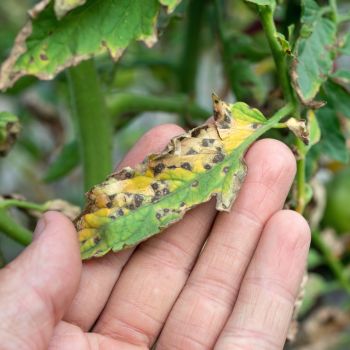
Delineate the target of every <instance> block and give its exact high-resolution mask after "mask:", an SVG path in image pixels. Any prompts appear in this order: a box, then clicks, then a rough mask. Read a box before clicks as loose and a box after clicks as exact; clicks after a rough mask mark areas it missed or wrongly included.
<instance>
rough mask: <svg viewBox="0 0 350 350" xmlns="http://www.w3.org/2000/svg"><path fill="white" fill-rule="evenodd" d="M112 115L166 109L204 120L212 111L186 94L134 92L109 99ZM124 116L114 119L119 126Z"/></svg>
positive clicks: (116, 125) (166, 110)
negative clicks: (152, 94) (145, 93)
mask: <svg viewBox="0 0 350 350" xmlns="http://www.w3.org/2000/svg"><path fill="white" fill-rule="evenodd" d="M107 104H108V108H109V112H110V114H111V116H113V118H114V116H120V115H121V114H123V113H132V112H133V113H139V112H145V111H164V112H171V113H188V114H189V115H191V117H193V118H194V119H197V120H200V121H202V120H203V119H206V118H208V117H209V116H210V114H211V112H209V111H207V110H206V109H203V108H202V107H200V106H198V105H197V104H195V103H193V102H190V99H189V98H188V97H187V96H185V95H177V96H171V97H159V96H147V95H140V94H134V93H120V94H117V95H114V96H111V97H109V98H108V100H107ZM120 123H123V119H122V118H117V119H116V120H115V121H114V126H115V127H117V128H119V127H120Z"/></svg>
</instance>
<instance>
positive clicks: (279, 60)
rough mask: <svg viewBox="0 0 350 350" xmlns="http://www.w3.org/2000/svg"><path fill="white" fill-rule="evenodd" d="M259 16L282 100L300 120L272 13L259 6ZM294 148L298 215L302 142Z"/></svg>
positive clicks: (301, 201)
mask: <svg viewBox="0 0 350 350" xmlns="http://www.w3.org/2000/svg"><path fill="white" fill-rule="evenodd" d="M258 9H259V14H260V18H261V22H262V25H263V28H264V31H265V35H266V38H267V40H268V42H269V46H270V49H271V52H272V56H273V59H274V61H275V65H276V70H277V76H278V80H279V82H280V84H281V88H282V90H283V95H284V98H285V99H286V100H287V101H288V102H290V103H292V105H293V106H294V109H293V112H292V114H293V115H294V116H295V117H296V118H300V116H299V114H300V113H299V109H300V106H299V102H298V100H297V98H296V96H295V94H294V92H293V89H292V85H291V83H290V77H289V72H288V65H287V60H286V55H285V53H284V52H283V49H282V47H281V45H280V43H279V42H278V39H277V34H278V33H277V29H276V26H275V22H274V19H273V12H272V10H271V8H270V7H268V6H259V7H258ZM295 145H296V148H297V150H298V153H299V155H300V156H301V157H302V158H300V159H298V160H297V175H296V187H297V208H296V210H297V211H298V212H299V213H301V214H302V213H303V212H304V208H305V202H306V198H305V194H306V192H305V181H306V179H305V157H304V156H302V154H303V152H302V149H303V148H302V147H303V145H302V142H301V140H299V139H298V138H297V139H296V141H295Z"/></svg>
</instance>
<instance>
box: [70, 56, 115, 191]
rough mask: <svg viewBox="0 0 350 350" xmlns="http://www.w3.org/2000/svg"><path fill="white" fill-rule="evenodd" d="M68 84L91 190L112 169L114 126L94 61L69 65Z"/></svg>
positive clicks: (85, 175) (87, 186) (85, 170)
mask: <svg viewBox="0 0 350 350" xmlns="http://www.w3.org/2000/svg"><path fill="white" fill-rule="evenodd" d="M69 83H70V90H71V97H72V105H73V110H74V115H75V122H76V128H77V134H78V140H79V147H80V154H81V156H82V161H83V168H84V189H85V190H88V189H89V188H90V187H92V186H93V185H95V184H97V183H99V182H101V181H102V180H104V179H105V177H106V176H107V175H108V174H109V173H110V172H111V170H112V128H111V123H110V117H109V114H108V110H107V107H106V103H105V100H104V96H103V93H102V90H101V86H100V82H99V77H98V75H97V72H96V68H95V65H94V62H93V61H92V60H89V61H84V62H82V63H80V64H79V65H78V66H76V67H73V68H70V69H69Z"/></svg>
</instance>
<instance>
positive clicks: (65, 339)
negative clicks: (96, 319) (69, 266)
mask: <svg viewBox="0 0 350 350" xmlns="http://www.w3.org/2000/svg"><path fill="white" fill-rule="evenodd" d="M58 349H59V350H72V349H74V350H86V349H94V350H111V349H122V350H148V348H145V347H143V346H137V345H133V344H128V343H126V342H124V341H122V340H118V339H112V338H108V337H105V336H103V335H101V334H97V333H91V332H89V333H86V332H84V331H83V330H82V329H81V328H80V327H78V326H76V325H73V324H71V323H67V322H60V323H59V324H58V326H57V327H56V328H55V331H54V334H53V336H52V338H51V341H50V344H49V347H48V350H58Z"/></svg>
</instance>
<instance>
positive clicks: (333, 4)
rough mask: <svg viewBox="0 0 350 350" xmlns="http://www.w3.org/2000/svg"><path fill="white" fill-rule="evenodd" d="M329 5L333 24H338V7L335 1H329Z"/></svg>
mask: <svg viewBox="0 0 350 350" xmlns="http://www.w3.org/2000/svg"><path fill="white" fill-rule="evenodd" d="M329 5H330V7H331V10H332V17H333V20H334V22H335V23H338V6H337V0H329Z"/></svg>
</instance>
